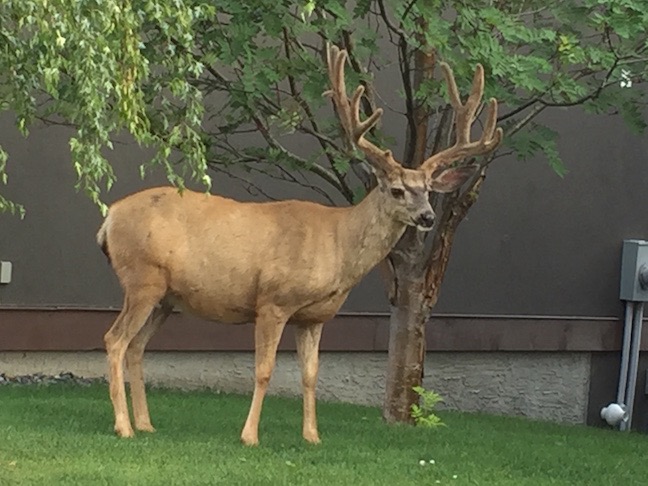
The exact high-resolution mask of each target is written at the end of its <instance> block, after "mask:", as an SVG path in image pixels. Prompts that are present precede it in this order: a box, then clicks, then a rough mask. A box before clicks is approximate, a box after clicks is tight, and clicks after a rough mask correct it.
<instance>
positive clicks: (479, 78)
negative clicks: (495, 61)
mask: <svg viewBox="0 0 648 486" xmlns="http://www.w3.org/2000/svg"><path fill="white" fill-rule="evenodd" d="M441 69H442V70H443V74H444V75H445V78H446V83H447V85H448V94H449V96H450V104H451V105H452V107H453V108H454V111H455V134H456V140H455V143H454V145H453V146H452V147H449V148H447V149H445V150H443V151H441V152H439V153H437V154H434V155H433V156H431V157H430V158H428V159H427V160H425V161H424V162H423V163H422V164H421V169H422V170H424V171H426V172H427V173H428V174H432V173H434V172H435V171H436V170H437V169H439V168H443V167H447V166H448V165H450V164H452V163H453V162H455V161H457V160H461V159H464V158H466V157H472V156H475V155H484V154H487V153H489V152H492V151H493V150H495V148H497V146H498V145H499V144H500V142H501V141H502V137H503V135H504V132H503V131H502V129H501V128H496V125H497V100H496V99H495V98H491V99H490V101H489V103H488V116H487V119H486V125H485V126H484V132H483V133H482V136H481V138H480V139H479V140H477V141H476V142H471V141H470V127H471V126H472V123H473V121H474V119H475V114H476V113H477V109H478V108H479V104H480V103H481V98H482V95H483V94H484V68H483V67H482V65H481V64H477V69H476V70H475V75H474V77H473V83H472V89H471V90H470V95H469V96H468V99H467V100H466V103H465V104H463V103H461V98H460V97H459V89H457V83H456V82H455V78H454V75H453V74H452V69H451V68H450V66H448V65H447V64H446V63H444V62H442V63H441Z"/></svg>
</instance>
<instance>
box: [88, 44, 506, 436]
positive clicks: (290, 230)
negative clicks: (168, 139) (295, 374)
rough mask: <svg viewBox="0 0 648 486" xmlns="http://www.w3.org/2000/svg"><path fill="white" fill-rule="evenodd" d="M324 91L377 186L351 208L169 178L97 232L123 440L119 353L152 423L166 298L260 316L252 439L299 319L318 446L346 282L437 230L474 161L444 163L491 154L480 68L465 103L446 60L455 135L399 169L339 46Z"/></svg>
mask: <svg viewBox="0 0 648 486" xmlns="http://www.w3.org/2000/svg"><path fill="white" fill-rule="evenodd" d="M327 60H328V70H329V76H330V80H331V84H332V89H331V91H329V92H327V93H326V94H327V95H329V96H331V98H332V100H333V103H334V105H335V108H336V110H337V112H338V116H339V118H340V122H341V125H342V128H343V129H344V132H345V134H346V136H347V137H349V138H350V139H351V141H352V142H353V143H354V144H355V145H356V146H357V147H358V148H359V149H360V150H361V151H362V152H364V154H365V155H366V157H367V160H368V161H369V163H370V165H371V166H372V168H373V169H374V171H375V174H376V178H377V182H378V183H377V187H376V188H375V189H374V190H372V191H371V192H370V193H369V194H368V195H367V196H366V197H365V198H364V200H363V201H362V202H360V203H359V204H357V205H356V206H351V207H326V206H323V205H319V204H315V203H312V202H307V201H294V200H290V201H281V202H263V203H253V202H238V201H234V200H232V199H227V198H224V197H219V196H215V195H208V194H203V193H197V192H192V191H189V190H187V191H184V192H183V193H182V194H180V193H179V192H178V191H177V190H176V189H174V188H171V187H159V188H153V189H148V190H144V191H141V192H138V193H136V194H133V195H130V196H128V197H126V198H124V199H122V200H120V201H117V202H116V203H114V204H113V205H112V206H111V207H110V209H109V212H108V215H107V217H106V219H105V221H104V223H103V225H102V226H101V228H100V230H99V232H98V234H97V242H98V243H99V245H100V246H101V248H102V249H103V251H104V253H105V254H106V256H107V257H108V258H109V261H110V262H111V265H112V267H113V269H114V271H115V273H116V275H117V277H118V279H119V282H120V284H121V286H122V288H123V291H124V295H125V298H124V306H123V309H122V311H121V313H120V314H119V316H118V317H117V319H116V321H115V323H114V324H113V326H112V327H111V328H110V330H109V331H108V332H107V333H106V335H105V344H106V350H107V355H108V363H109V378H110V380H109V381H110V398H111V400H112V404H113V407H114V413H115V431H116V433H117V434H118V435H120V436H122V437H131V436H132V435H133V428H132V427H131V422H130V417H129V414H128V406H127V403H126V392H125V385H124V370H123V361H124V359H125V360H126V366H127V368H128V371H129V374H130V389H131V398H132V404H133V416H134V421H135V428H136V429H138V430H141V431H149V432H150V431H153V430H154V429H153V426H152V425H151V421H150V417H149V411H148V406H147V402H146V395H145V387H144V379H143V371H142V358H143V354H144V348H145V346H146V344H147V342H148V341H149V339H150V338H151V336H152V335H153V334H154V333H155V332H156V331H157V330H158V329H159V328H160V326H162V324H163V322H164V321H165V319H166V318H167V317H168V316H169V314H170V313H171V311H172V309H173V307H174V306H178V307H179V308H181V309H184V310H186V311H188V312H191V313H193V314H195V315H198V316H200V317H203V318H206V319H209V320H213V321H218V322H221V323H229V324H239V323H245V322H250V321H252V320H254V322H255V328H254V329H255V330H254V339H255V385H254V393H253V396H252V403H251V406H250V410H249V414H248V416H247V420H246V421H245V425H244V427H243V430H242V433H241V440H242V441H243V443H245V444H247V445H254V444H258V425H259V418H260V414H261V407H262V404H263V399H264V396H265V394H266V390H267V388H268V383H269V381H270V376H271V374H272V371H273V368H274V366H275V358H276V352H277V345H278V343H279V339H280V337H281V335H282V332H283V330H284V327H285V325H286V324H291V325H294V329H295V336H296V343H297V354H298V357H299V361H300V365H301V369H302V386H303V437H304V439H306V440H307V441H308V442H312V443H317V442H319V435H318V430H317V420H316V413H315V404H316V401H315V387H316V381H317V373H318V351H319V342H320V336H321V333H322V325H323V323H324V322H325V321H327V320H329V319H331V318H332V317H333V316H334V315H335V314H336V312H337V311H338V310H339V308H340V307H341V305H342V303H343V302H344V301H345V299H346V297H347V295H348V294H349V292H350V290H351V288H352V287H353V286H354V285H355V284H356V283H357V282H358V281H359V280H360V279H361V278H362V277H363V276H364V275H366V274H367V273H368V272H369V271H370V270H371V269H372V268H373V267H374V266H376V265H377V264H378V263H379V262H380V261H381V260H382V259H383V258H385V257H386V256H387V254H388V253H389V251H390V250H391V249H392V247H393V246H394V245H395V244H396V242H397V241H398V239H399V238H400V237H401V236H402V234H403V232H404V231H405V229H406V227H408V226H415V227H417V228H419V229H420V230H422V231H426V230H429V229H431V227H432V225H433V222H434V212H433V210H432V207H431V205H430V202H429V191H437V192H448V191H454V190H456V189H457V188H458V187H459V186H460V185H461V184H463V183H464V182H465V181H466V180H467V179H468V178H469V177H470V176H471V175H472V174H473V173H474V171H475V170H476V167H473V166H470V167H459V168H449V166H450V165H451V164H452V163H454V162H456V161H459V160H461V159H463V158H465V157H468V156H474V155H478V154H484V153H487V152H490V151H491V150H493V149H494V148H495V147H496V146H497V145H498V144H499V142H500V141H501V139H502V130H501V129H496V120H497V102H496V101H495V100H494V99H493V100H491V101H490V107H489V111H488V117H487V121H486V124H485V128H484V130H483V134H482V136H481V138H480V139H479V140H478V141H474V142H471V141H470V127H471V125H472V123H473V120H474V118H475V115H476V112H477V110H478V108H479V105H480V103H481V97H482V92H483V83H484V80H483V70H482V68H481V66H478V67H477V70H476V73H475V77H474V81H473V85H472V90H471V93H470V95H469V97H468V99H467V102H466V103H465V104H462V103H461V100H460V98H459V92H458V89H457V86H456V84H455V81H454V78H453V74H452V72H451V70H450V68H449V67H448V66H447V65H445V64H443V65H442V68H443V71H444V74H445V77H446V81H447V84H448V88H449V94H450V101H451V103H452V106H453V108H454V110H455V111H456V122H455V123H456V126H455V128H456V143H455V144H454V145H453V146H452V147H450V148H448V149H447V150H444V151H443V152H440V153H438V154H436V155H433V156H432V157H430V158H429V159H427V160H426V161H425V162H424V163H423V164H422V165H421V167H420V168H419V169H417V170H412V169H406V168H403V167H402V166H401V165H400V164H399V163H398V162H397V161H396V160H395V159H394V157H393V156H392V153H391V152H390V151H389V150H382V149H379V148H378V147H376V146H375V145H374V144H373V143H371V142H369V141H368V140H367V139H366V138H365V134H366V133H367V132H368V131H369V130H370V129H371V128H372V127H373V126H374V125H375V124H376V123H377V122H378V119H379V118H380V116H381V114H382V110H376V111H375V113H373V114H372V115H371V116H369V118H368V119H366V120H365V121H361V120H360V114H359V105H360V100H361V97H362V95H363V87H362V86H360V87H358V88H357V89H356V91H355V93H354V94H353V96H352V98H351V99H350V100H349V98H348V97H347V94H346V89H345V84H344V65H345V62H346V52H345V51H344V50H339V49H337V48H335V47H334V48H332V49H331V50H330V51H329V52H328V56H327Z"/></svg>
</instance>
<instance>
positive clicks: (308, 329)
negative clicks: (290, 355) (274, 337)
mask: <svg viewBox="0 0 648 486" xmlns="http://www.w3.org/2000/svg"><path fill="white" fill-rule="evenodd" d="M323 326H324V324H323V323H319V324H313V325H309V326H297V327H296V328H295V340H296V342H297V356H298V357H299V363H300V365H301V370H302V387H303V391H304V425H303V432H302V433H303V436H304V439H306V440H307V441H308V442H310V443H311V444H319V442H320V439H319V434H318V432H317V411H316V398H315V388H316V387H317V372H318V369H319V343H320V338H321V337H322V328H323Z"/></svg>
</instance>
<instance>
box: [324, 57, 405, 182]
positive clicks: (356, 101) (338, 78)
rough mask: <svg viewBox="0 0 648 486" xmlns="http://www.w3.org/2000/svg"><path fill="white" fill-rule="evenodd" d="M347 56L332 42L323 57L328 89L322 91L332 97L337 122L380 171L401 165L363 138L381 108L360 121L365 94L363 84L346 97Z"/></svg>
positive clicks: (377, 116) (377, 118)
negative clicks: (327, 76) (325, 65)
mask: <svg viewBox="0 0 648 486" xmlns="http://www.w3.org/2000/svg"><path fill="white" fill-rule="evenodd" d="M346 59H347V52H346V50H344V49H339V48H338V47H337V46H335V45H333V46H330V47H329V46H327V52H326V60H327V63H328V73H329V79H330V81H331V89H330V90H328V91H326V92H325V93H324V94H325V95H326V96H330V97H331V98H332V99H333V103H334V105H335V107H336V109H337V113H338V117H339V119H340V124H341V125H342V128H343V129H344V131H345V133H346V135H347V136H348V137H349V138H350V139H351V141H352V142H353V143H354V144H355V145H356V146H357V147H358V148H359V149H360V150H362V151H363V152H364V154H365V155H366V156H367V158H368V160H369V161H370V162H371V163H372V165H374V166H375V167H376V168H379V169H382V170H388V169H389V168H390V167H394V166H398V167H400V164H399V163H398V162H396V161H395V160H394V158H393V156H392V153H391V151H390V150H382V149H380V148H379V147H377V146H375V145H374V144H373V143H371V142H369V141H368V140H367V139H366V138H364V135H365V134H366V133H367V132H368V131H369V130H371V129H372V128H373V127H374V126H375V125H376V124H377V123H378V120H379V119H380V117H381V116H382V113H383V110H382V109H381V108H378V109H376V111H374V112H373V113H372V114H371V115H370V116H369V117H368V118H367V119H366V120H365V121H360V102H361V101H362V95H363V94H364V86H362V85H360V86H358V87H357V88H356V90H355V92H354V93H353V96H352V98H351V100H349V98H348V96H347V92H346V86H345V83H344V65H345V62H346Z"/></svg>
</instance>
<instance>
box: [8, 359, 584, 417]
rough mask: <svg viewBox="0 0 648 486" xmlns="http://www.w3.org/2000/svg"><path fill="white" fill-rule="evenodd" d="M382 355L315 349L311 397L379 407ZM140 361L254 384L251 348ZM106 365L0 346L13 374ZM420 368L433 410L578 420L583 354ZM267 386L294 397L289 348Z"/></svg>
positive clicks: (151, 369)
mask: <svg viewBox="0 0 648 486" xmlns="http://www.w3.org/2000/svg"><path fill="white" fill-rule="evenodd" d="M386 359H387V356H386V354H385V353H322V356H321V364H320V377H319V383H318V397H319V399H320V400H326V401H343V402H348V403H356V404H363V405H372V406H380V405H381V404H382V400H383V394H384V389H385V386H384V385H385V370H386V369H387V362H386ZM144 366H145V371H146V376H147V381H148V382H149V383H154V384H157V385H164V386H172V387H178V388H184V389H191V388H211V389H215V390H221V391H225V392H237V393H245V394H250V393H251V392H252V388H253V383H254V381H253V372H252V370H253V369H254V358H253V356H252V354H251V353H224V352H217V353H177V352H168V353H167V352H165V353H162V352H154V353H147V355H146V358H145V364H144ZM106 367H107V366H106V359H105V354H104V353H101V352H88V353H52V352H50V353H31V352H30V353H0V371H1V372H4V373H7V374H13V375H20V374H27V373H36V372H43V373H59V372H61V371H72V372H73V373H75V374H78V375H81V376H87V377H97V376H105V374H106ZM425 369H426V377H425V380H424V386H425V387H426V388H427V389H432V390H434V391H436V392H438V393H440V394H441V395H442V396H443V397H444V399H445V403H443V404H441V405H440V406H439V408H440V409H443V408H446V409H451V410H461V411H465V412H486V413H494V414H504V415H516V416H525V417H530V418H534V419H542V420H550V421H555V422H564V423H585V419H586V414H587V405H588V388H589V376H590V353H565V352H562V353H494V352H488V353H428V355H427V359H426V363H425ZM269 393H271V394H278V395H284V396H300V394H301V377H300V372H299V366H298V364H297V360H296V357H295V355H294V353H279V355H278V358H277V366H276V369H275V373H274V376H273V377H272V381H271V384H270V389H269ZM106 400H108V396H106ZM152 413H153V419H155V412H154V411H153V412H152Z"/></svg>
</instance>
